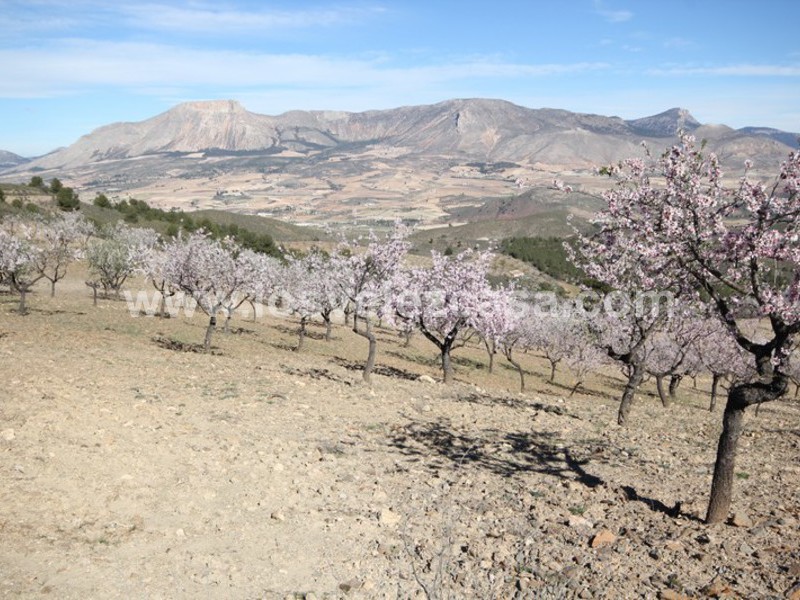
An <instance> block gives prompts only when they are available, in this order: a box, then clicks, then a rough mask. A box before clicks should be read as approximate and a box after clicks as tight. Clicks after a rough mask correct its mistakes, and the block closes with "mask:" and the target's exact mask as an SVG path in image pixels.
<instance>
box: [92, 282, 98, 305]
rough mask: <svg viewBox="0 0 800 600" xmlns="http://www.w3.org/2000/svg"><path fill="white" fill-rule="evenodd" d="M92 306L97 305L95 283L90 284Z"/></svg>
mask: <svg viewBox="0 0 800 600" xmlns="http://www.w3.org/2000/svg"><path fill="white" fill-rule="evenodd" d="M92 306H97V284H95V285H93V286H92Z"/></svg>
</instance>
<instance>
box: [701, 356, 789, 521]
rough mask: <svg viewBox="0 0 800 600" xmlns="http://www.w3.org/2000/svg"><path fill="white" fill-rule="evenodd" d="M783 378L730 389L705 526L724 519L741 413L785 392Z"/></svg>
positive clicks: (785, 379) (786, 383)
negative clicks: (752, 405)
mask: <svg viewBox="0 0 800 600" xmlns="http://www.w3.org/2000/svg"><path fill="white" fill-rule="evenodd" d="M787 387H788V380H787V377H786V376H785V375H783V374H779V373H777V372H776V373H775V375H774V376H773V378H772V381H770V382H769V383H761V382H756V383H743V384H739V385H734V386H731V388H730V390H728V401H727V403H726V404H725V413H724V415H723V419H722V433H721V434H720V436H719V444H718V445H717V460H716V462H715V463H714V477H713V479H712V481H711V496H710V497H709V500H708V512H707V513H706V523H707V524H709V525H712V524H714V523H720V522H722V521H724V520H725V519H727V518H728V513H729V512H730V508H731V500H732V498H733V479H734V469H735V465H736V448H737V446H738V443H739V437H740V436H741V435H742V428H743V427H742V426H743V422H744V411H745V409H746V408H747V407H748V406H750V405H751V404H756V405H761V404H763V403H764V402H769V401H771V400H775V399H777V398H780V397H781V396H782V395H783V394H785V393H786V388H787Z"/></svg>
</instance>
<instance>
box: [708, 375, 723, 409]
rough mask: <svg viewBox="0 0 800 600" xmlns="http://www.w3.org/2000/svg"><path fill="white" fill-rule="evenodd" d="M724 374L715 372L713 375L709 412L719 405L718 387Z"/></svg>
mask: <svg viewBox="0 0 800 600" xmlns="http://www.w3.org/2000/svg"><path fill="white" fill-rule="evenodd" d="M720 379H722V375H719V374H717V373H714V374H712V375H711V403H710V404H709V405H708V410H709V412H714V409H715V408H716V407H717V388H718V387H719V380H720Z"/></svg>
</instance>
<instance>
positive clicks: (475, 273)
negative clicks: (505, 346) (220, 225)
mask: <svg viewBox="0 0 800 600" xmlns="http://www.w3.org/2000/svg"><path fill="white" fill-rule="evenodd" d="M431 258H432V260H433V265H432V266H430V267H428V268H422V269H413V270H411V271H409V273H408V276H407V278H406V279H405V282H404V287H405V289H406V290H407V294H406V295H405V297H404V298H403V301H402V302H401V303H399V304H398V305H397V306H396V311H397V312H398V313H400V314H401V315H402V316H403V317H404V318H410V319H412V320H413V321H414V323H415V325H416V327H417V328H418V329H419V330H420V332H421V333H422V335H424V336H425V338H426V339H428V340H429V341H430V342H432V343H433V344H434V345H435V346H436V347H437V348H438V349H439V353H440V358H441V364H442V373H443V375H444V382H445V383H446V384H449V383H452V381H453V366H452V361H451V357H450V353H451V351H452V350H453V348H454V346H455V344H456V342H457V340H458V339H459V334H461V333H463V332H464V331H465V330H467V329H470V328H471V329H474V330H478V329H479V328H480V326H481V324H482V323H483V322H485V321H486V318H485V317H483V319H482V315H484V313H486V312H490V311H492V310H493V302H494V301H496V299H497V295H496V293H495V291H494V290H492V287H491V285H490V284H489V280H488V278H487V274H488V271H489V264H490V261H491V258H492V255H491V254H490V253H488V252H482V253H475V252H472V251H471V250H466V251H464V252H461V253H460V254H458V255H455V256H445V255H444V254H439V253H438V252H432V253H431Z"/></svg>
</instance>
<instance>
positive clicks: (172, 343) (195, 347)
mask: <svg viewBox="0 0 800 600" xmlns="http://www.w3.org/2000/svg"><path fill="white" fill-rule="evenodd" d="M107 329H108V328H107ZM152 339H153V342H154V343H155V344H156V346H158V347H160V348H164V350H174V351H176V352H194V353H196V354H211V355H213V356H222V352H221V351H220V350H219V348H218V347H217V346H211V347H210V348H209V349H208V350H206V348H205V347H204V346H203V344H194V343H191V342H182V341H180V340H176V339H175V338H169V337H164V336H161V335H156V336H154V337H153V338H152Z"/></svg>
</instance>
